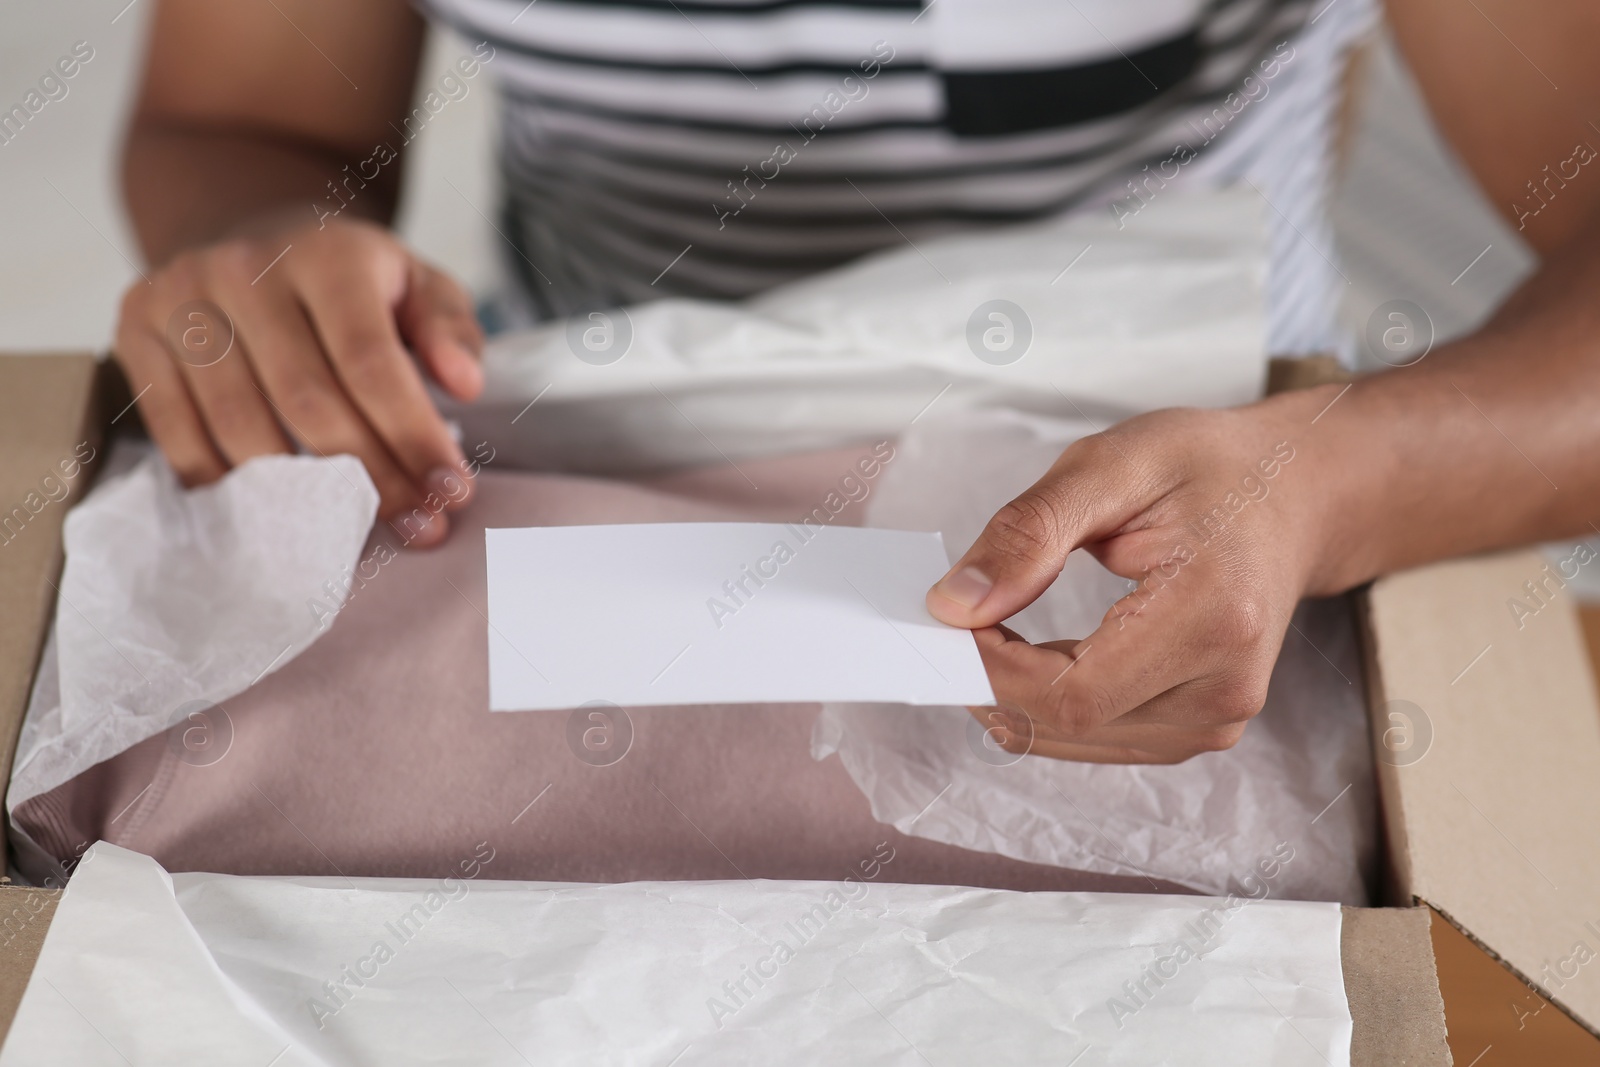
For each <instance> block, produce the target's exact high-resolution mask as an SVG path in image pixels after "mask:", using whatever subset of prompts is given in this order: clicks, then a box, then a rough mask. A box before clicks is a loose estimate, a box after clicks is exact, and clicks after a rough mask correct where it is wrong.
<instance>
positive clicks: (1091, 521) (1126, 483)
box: [927, 434, 1149, 629]
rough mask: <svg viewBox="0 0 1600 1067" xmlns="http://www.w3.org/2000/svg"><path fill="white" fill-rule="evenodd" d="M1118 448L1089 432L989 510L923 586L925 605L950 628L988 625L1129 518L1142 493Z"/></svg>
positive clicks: (1040, 589)
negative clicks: (973, 536) (961, 551)
mask: <svg viewBox="0 0 1600 1067" xmlns="http://www.w3.org/2000/svg"><path fill="white" fill-rule="evenodd" d="M1120 447H1121V446H1118V445H1116V444H1115V443H1112V442H1109V441H1108V440H1107V439H1106V438H1105V436H1104V435H1103V434H1096V435H1094V436H1093V437H1086V438H1083V439H1082V440H1080V441H1078V442H1076V443H1074V444H1073V445H1072V446H1071V447H1070V448H1068V449H1067V450H1066V451H1065V452H1063V453H1062V454H1061V458H1060V459H1058V460H1057V461H1056V462H1055V464H1054V465H1053V466H1052V467H1051V468H1050V470H1049V472H1048V473H1047V474H1045V476H1044V477H1043V478H1041V479H1039V481H1037V482H1035V483H1034V484H1033V486H1032V487H1031V488H1029V489H1028V490H1027V491H1026V492H1025V493H1023V494H1022V495H1021V496H1019V497H1017V498H1016V499H1015V500H1013V501H1011V502H1010V503H1009V504H1007V505H1006V506H1005V507H1003V508H1001V509H1000V510H999V511H998V512H996V513H995V515H994V517H993V518H992V519H990V520H989V524H988V525H987V526H985V527H984V529H983V533H981V534H980V535H979V536H978V540H977V541H976V543H974V544H973V546H972V547H971V548H969V549H968V550H967V552H966V554H965V555H964V556H962V557H961V559H960V560H959V561H958V562H957V563H956V565H955V566H954V567H952V568H950V572H949V573H948V574H946V575H945V576H944V577H943V578H941V579H940V580H939V581H938V583H936V584H935V585H934V587H933V588H932V589H931V590H929V592H928V598H927V606H928V611H929V612H930V613H932V614H933V616H934V617H935V618H937V619H939V620H940V621H941V622H946V623H949V624H950V625H952V626H964V627H967V628H968V629H976V628H978V627H981V626H992V625H994V624H995V623H997V622H999V621H1000V620H1002V619H1006V618H1009V617H1010V616H1012V615H1014V614H1016V613H1017V612H1018V611H1020V610H1022V609H1023V608H1025V607H1027V606H1028V605H1029V604H1031V603H1032V602H1033V601H1034V600H1035V599H1036V598H1037V597H1038V596H1039V594H1040V593H1042V592H1044V591H1045V589H1047V588H1048V587H1049V586H1050V583H1051V582H1053V581H1055V580H1056V576H1057V575H1059V574H1060V573H1061V567H1062V565H1063V564H1064V563H1065V562H1066V559H1067V554H1068V553H1069V552H1071V551H1072V550H1073V549H1075V548H1077V547H1078V546H1080V545H1082V544H1084V543H1085V542H1088V541H1093V540H1098V539H1100V538H1102V537H1106V536H1109V535H1110V534H1112V533H1114V532H1116V531H1117V530H1118V528H1119V527H1121V526H1123V525H1124V524H1126V523H1127V522H1129V521H1130V520H1131V519H1133V518H1134V516H1136V515H1137V514H1138V513H1139V512H1140V511H1141V510H1142V509H1143V508H1144V507H1145V506H1146V505H1147V504H1148V502H1149V501H1148V499H1147V497H1148V492H1147V491H1146V490H1144V489H1142V488H1141V487H1140V485H1139V484H1138V483H1136V482H1133V481H1130V479H1129V477H1128V467H1127V464H1126V461H1125V459H1124V457H1123V456H1122V455H1121V453H1120V452H1119V451H1118V450H1119V449H1120Z"/></svg>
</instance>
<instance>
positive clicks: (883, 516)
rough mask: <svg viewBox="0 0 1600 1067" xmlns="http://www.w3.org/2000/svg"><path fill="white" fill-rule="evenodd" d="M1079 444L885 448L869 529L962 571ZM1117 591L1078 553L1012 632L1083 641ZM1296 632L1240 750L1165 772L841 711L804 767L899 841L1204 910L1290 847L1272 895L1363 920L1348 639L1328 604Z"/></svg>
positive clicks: (981, 430) (1042, 424)
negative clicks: (1028, 865) (902, 534)
mask: <svg viewBox="0 0 1600 1067" xmlns="http://www.w3.org/2000/svg"><path fill="white" fill-rule="evenodd" d="M1092 432H1094V428H1093V427H1092V426H1090V425H1089V424H1087V423H1083V422H1078V423H1068V422H1057V421H1051V420H1044V419H1037V418H1032V417H1029V416H1023V415H1017V414H1007V413H1002V412H984V413H977V412H973V413H965V414H954V415H951V416H948V417H946V418H944V419H938V420H935V419H930V420H928V421H927V422H926V423H919V424H918V425H917V426H916V427H914V428H913V430H912V431H911V432H910V433H908V434H907V435H906V436H904V437H902V438H901V439H900V441H899V443H898V444H897V445H896V449H897V456H896V459H895V462H894V463H893V464H892V465H890V466H889V467H888V468H887V469H886V470H885V471H884V473H883V476H882V477H881V478H880V479H879V481H878V484H877V487H876V489H875V490H874V493H873V496H872V497H871V498H870V499H869V500H868V503H867V509H868V510H867V523H868V525H871V526H884V527H891V528H894V529H901V530H929V531H932V530H937V531H940V532H942V533H943V534H944V541H945V545H946V547H947V548H948V549H949V550H950V551H951V552H952V553H954V554H955V556H959V555H960V554H961V553H963V552H965V551H966V549H967V547H968V546H969V545H971V544H972V542H973V541H975V540H976V539H977V536H978V534H979V532H980V531H981V530H982V529H983V527H984V524H985V523H986V522H987V521H988V519H989V517H990V516H991V515H993V514H994V512H995V511H996V510H997V509H998V508H999V507H1001V506H1002V505H1003V504H1005V503H1006V502H1007V501H1008V500H1010V499H1011V498H1012V497H1014V496H1015V495H1017V494H1018V493H1020V492H1021V491H1022V490H1023V489H1025V488H1027V487H1028V486H1029V485H1031V484H1032V483H1033V482H1034V481H1036V480H1037V478H1038V477H1039V475H1040V474H1041V473H1042V472H1043V471H1044V470H1046V469H1047V468H1048V467H1049V465H1050V463H1051V462H1052V461H1053V460H1054V459H1055V458H1056V456H1057V455H1059V454H1060V452H1061V450H1062V449H1064V448H1065V447H1066V446H1067V445H1068V444H1070V443H1071V442H1072V441H1073V440H1076V439H1077V438H1078V437H1081V436H1083V435H1085V434H1088V433H1092ZM1292 470H1293V468H1292V466H1291V467H1289V468H1287V469H1286V473H1285V475H1284V476H1285V477H1288V476H1290V474H1292ZM952 562H953V559H952ZM1131 588H1132V583H1131V582H1129V581H1127V580H1126V579H1123V578H1119V577H1118V576H1116V575H1114V574H1112V573H1111V572H1110V571H1108V570H1106V569H1105V568H1104V567H1102V566H1101V565H1100V564H1099V562H1098V561H1096V560H1095V559H1094V558H1093V557H1092V556H1090V555H1089V554H1088V553H1086V552H1082V551H1079V552H1075V553H1073V554H1072V555H1071V556H1070V557H1068V559H1067V566H1066V568H1065V569H1064V570H1063V572H1062V575H1061V577H1060V578H1059V579H1058V580H1057V581H1056V582H1055V584H1054V585H1053V586H1051V587H1050V589H1049V590H1047V591H1046V592H1045V593H1044V595H1043V596H1041V597H1040V598H1039V600H1038V601H1036V602H1035V603H1034V604H1033V605H1032V606H1030V607H1029V608H1027V609H1026V610H1025V611H1023V612H1021V613H1020V614H1018V615H1017V616H1015V617H1013V618H1012V619H1010V620H1009V621H1008V622H1007V625H1008V626H1010V627H1012V628H1013V629H1015V630H1016V631H1017V632H1018V633H1020V634H1021V635H1022V636H1023V637H1025V638H1027V639H1028V640H1031V641H1043V640H1058V639H1063V638H1082V637H1087V636H1088V635H1089V634H1090V633H1092V632H1093V631H1094V630H1095V629H1096V628H1097V627H1098V626H1099V624H1100V620H1101V618H1102V616H1104V614H1105V613H1106V611H1107V610H1109V609H1110V607H1111V605H1112V604H1113V603H1115V602H1116V600H1117V599H1118V598H1120V597H1121V596H1123V595H1125V594H1126V593H1128V592H1129V591H1130V590H1131ZM1293 626H1294V628H1293V629H1290V630H1289V632H1288V636H1287V638H1286V639H1285V641H1284V645H1283V651H1282V653H1281V654H1280V656H1279V659H1278V664H1277V667H1276V668H1275V670H1274V672H1273V676H1272V683H1271V687H1270V689H1269V692H1268V695H1267V702H1266V707H1265V708H1264V710H1263V711H1262V712H1261V714H1260V715H1258V716H1257V717H1256V718H1255V719H1254V720H1252V721H1251V723H1250V724H1249V726H1248V727H1247V728H1246V730H1245V732H1244V737H1243V739H1242V740H1241V741H1240V742H1239V743H1238V745H1236V746H1235V747H1234V748H1232V749H1230V750H1228V751H1226V752H1209V753H1204V754H1202V755H1199V756H1196V757H1194V758H1193V759H1190V760H1188V761H1187V762H1184V763H1180V764H1177V765H1175V766H1122V765H1115V764H1092V763H1069V762H1064V761H1060V760H1053V759H1048V758H1045V757H1042V756H1022V757H1019V756H1013V755H1011V754H1009V753H1006V752H1004V751H1001V750H999V749H997V748H996V747H995V746H994V745H993V744H992V743H989V742H986V740H985V738H984V736H983V726H982V724H981V723H979V722H978V721H977V720H976V719H974V718H973V717H972V716H971V715H970V714H969V713H968V712H967V711H966V710H965V709H962V708H884V707H873V706H869V705H843V704H831V705H827V706H825V707H824V709H823V713H822V716H821V717H820V718H819V719H818V721H817V727H816V730H815V733H814V736H813V742H812V751H813V755H815V756H816V757H817V758H818V759H822V758H825V757H826V756H828V755H830V754H832V753H835V752H837V753H838V755H839V758H840V759H841V760H842V761H843V763H844V766H845V767H846V769H847V770H848V771H849V773H850V776H851V778H853V779H854V780H855V782H856V784H857V785H858V786H860V787H861V790H862V791H863V792H864V793H865V794H866V795H867V797H868V799H869V800H870V801H871V803H872V814H873V816H874V817H875V818H877V819H878V820H879V821H881V822H886V823H890V824H891V825H893V826H894V827H895V828H896V829H898V830H900V831H901V832H902V833H906V834H913V835H916V836H919V837H926V838H929V839H931V840H934V841H943V842H945V843H946V844H951V845H958V846H960V847H962V848H970V849H976V850H978V851H982V852H997V853H1000V854H1002V855H1006V856H1011V857H1013V858H1015V859H1020V860H1027V861H1030V862H1033V863H1044V864H1049V865H1051V866H1057V867H1068V868H1072V869H1075V870H1089V871H1100V872H1104V873H1107V874H1120V875H1133V876H1144V877H1147V878H1160V879H1164V880H1167V881H1169V882H1176V883H1178V884H1180V885H1186V886H1189V887H1192V888H1194V889H1197V890H1199V891H1201V892H1204V893H1213V894H1221V893H1227V892H1230V891H1233V890H1236V889H1238V888H1239V887H1240V886H1241V885H1244V886H1246V887H1248V886H1249V885H1250V884H1252V883H1253V881H1254V880H1258V879H1257V874H1256V870H1257V866H1258V863H1259V861H1260V859H1261V857H1262V856H1265V855H1269V854H1271V853H1272V852H1273V850H1274V849H1275V848H1278V847H1280V846H1287V847H1288V848H1289V849H1291V850H1292V851H1293V853H1294V859H1293V860H1292V862H1289V863H1286V864H1284V865H1283V870H1282V872H1281V874H1280V875H1279V876H1278V877H1277V878H1276V879H1275V881H1274V884H1273V886H1272V892H1273V895H1274V896H1282V897H1288V898H1291V899H1311V900H1339V901H1343V902H1344V903H1346V904H1350V905H1357V906H1359V905H1362V904H1364V903H1365V902H1366V900H1367V890H1366V886H1367V885H1368V884H1369V883H1370V880H1371V876H1372V873H1373V870H1374V863H1375V861H1376V854H1377V835H1376V827H1377V799H1376V796H1375V794H1374V788H1373V768H1372V756H1371V743H1370V740H1369V735H1368V729H1367V720H1366V712H1365V705H1364V702H1363V692H1362V689H1361V667H1360V661H1359V653H1358V649H1357V647H1356V641H1355V629H1354V625H1353V620H1352V619H1351V617H1350V614H1349V611H1348V609H1347V607H1346V605H1345V602H1344V601H1342V600H1333V601H1321V602H1307V603H1305V604H1302V605H1301V606H1300V610H1299V611H1298V612H1297V613H1296V614H1295V616H1294V619H1293ZM1152 654H1160V653H1159V650H1153V652H1152Z"/></svg>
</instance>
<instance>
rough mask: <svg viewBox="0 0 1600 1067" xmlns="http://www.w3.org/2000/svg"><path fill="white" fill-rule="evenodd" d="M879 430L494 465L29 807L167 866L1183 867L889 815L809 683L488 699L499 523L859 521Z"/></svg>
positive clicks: (1140, 885) (951, 879) (36, 826)
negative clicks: (759, 689) (607, 459)
mask: <svg viewBox="0 0 1600 1067" xmlns="http://www.w3.org/2000/svg"><path fill="white" fill-rule="evenodd" d="M870 451H871V449H870V448H868V447H863V448H860V449H845V450H835V451H829V452H823V453H813V454H809V455H803V456H791V457H786V458H778V459H770V460H761V461H750V462H741V463H740V464H739V466H738V467H734V466H732V465H731V464H719V465H717V466H715V467H710V468H703V469H696V470H690V471H686V472H682V473H679V474H675V475H670V476H666V477H661V478H656V479H654V480H652V481H651V482H648V483H626V482H615V481H597V480H589V479H582V478H574V477H567V476H557V475H540V474H519V473H505V472H498V471H494V470H486V471H484V472H483V473H482V474H481V475H480V477H479V481H478V492H477V495H476V497H475V499H474V502H473V503H472V504H471V506H470V507H468V508H467V509H466V510H464V511H462V512H459V513H457V514H456V515H455V516H454V528H455V530H454V533H453V535H452V537H451V538H450V540H449V541H448V542H447V543H446V544H445V545H443V546H442V547H440V548H438V549H435V550H432V551H427V552H412V551H399V550H396V549H395V548H394V547H393V546H394V545H395V544H396V543H398V542H397V539H396V538H395V536H394V535H393V533H392V531H390V530H389V529H388V528H387V527H386V526H384V525H383V524H380V526H379V528H378V531H377V532H376V533H375V534H374V536H373V538H372V540H371V541H370V542H369V543H368V545H367V547H366V550H365V551H364V552H363V554H362V560H363V561H364V565H363V566H362V567H360V568H357V571H356V577H355V579H354V581H353V582H352V583H351V587H350V592H349V593H348V595H347V597H346V599H345V603H344V607H343V609H342V610H341V611H340V612H339V614H338V616H337V617H336V618H335V619H334V620H333V622H332V624H331V626H330V627H329V629H328V631H327V633H326V634H324V635H323V636H322V637H320V638H319V639H317V640H316V641H315V643H313V644H311V645H310V647H309V648H307V649H306V650H305V651H303V652H301V653H300V654H299V655H298V656H297V657H295V658H294V659H293V660H292V661H290V662H288V663H287V664H286V665H285V666H282V667H281V668H279V669H278V670H277V671H276V672H275V673H271V674H268V675H266V676H265V677H264V678H262V679H261V680H260V681H259V682H258V683H256V684H255V685H253V686H251V687H250V688H249V689H248V690H246V691H245V692H243V693H241V694H240V695H238V696H237V697H234V698H231V699H227V700H225V701H223V702H222V703H221V704H220V705H219V706H218V707H217V708H216V709H215V710H213V711H211V712H209V713H208V715H207V717H206V720H205V725H204V729H205V730H207V731H210V732H211V733H210V735H209V736H208V737H207V738H206V739H205V743H204V744H203V745H202V746H200V748H199V749H198V750H197V749H196V746H195V745H194V744H192V741H193V740H194V739H193V737H192V736H191V735H192V733H193V732H194V731H195V730H196V729H197V728H198V727H197V726H196V725H194V724H192V723H189V722H180V723H179V724H178V725H176V726H174V727H172V728H171V729H170V730H168V731H166V732H165V733H162V734H157V735H156V736H153V737H149V738H148V739H146V740H143V741H141V742H139V743H138V744H135V745H133V746H132V747H131V748H128V749H127V750H126V751H123V752H121V753H120V754H119V755H116V756H114V757H112V758H110V759H107V760H104V761H103V762H100V763H98V764H96V765H94V766H93V767H91V768H89V769H88V770H86V771H83V772H81V773H78V774H77V775H76V776H74V777H73V778H71V779H70V780H69V781H66V782H65V783H63V784H60V785H57V786H55V787H54V788H51V789H48V790H47V791H45V792H43V793H40V794H38V795H36V796H32V797H29V798H26V799H23V800H21V802H20V803H17V804H15V806H14V807H13V811H12V815H13V819H14V822H15V824H16V826H17V827H18V828H20V829H21V830H22V831H23V833H24V834H26V835H27V836H28V837H30V838H31V839H32V840H33V841H34V842H35V843H37V844H38V845H39V846H40V847H41V848H42V850H43V851H44V852H45V853H48V855H49V856H50V857H52V858H53V860H54V861H55V862H56V863H59V864H62V865H70V864H71V862H72V861H73V859H74V857H76V856H78V855H81V854H82V852H83V851H84V849H86V848H87V847H88V845H89V844H90V843H92V842H93V841H95V840H97V839H104V840H107V841H110V842H112V843H114V844H117V845H121V846H124V847H127V848H130V849H134V850H137V851H139V852H143V853H146V854H148V855H150V856H153V857H155V858H156V859H157V860H158V861H159V862H160V863H161V864H162V865H163V866H164V867H166V868H167V869H168V870H173V871H213V872H222V873H237V874H303V875H343V876H358V875H368V876H412V877H430V878H436V877H444V876H447V875H450V874H452V873H453V872H454V871H455V870H456V869H457V865H458V864H459V863H460V861H461V859H462V857H464V856H471V855H473V854H474V850H475V849H476V848H477V847H478V845H479V844H480V843H481V842H484V841H487V840H493V841H494V842H495V849H496V853H497V859H496V861H495V865H496V870H495V876H496V877H497V878H511V879H526V880H545V881H578V882H618V881H632V880H647V879H663V880H664V879H673V880H676V879H726V878H740V877H743V878H782V879H837V878H841V877H844V876H846V875H848V874H849V873H850V872H852V871H856V870H857V869H858V867H859V865H860V864H862V863H864V862H872V863H878V864H886V866H887V870H886V872H885V874H884V875H883V877H886V878H888V879H889V880H892V881H896V882H912V883H917V882H920V883H939V884H952V885H973V886H983V887H995V888H1010V889H1054V890H1071V889H1094V890H1107V891H1149V890H1150V889H1151V888H1152V886H1154V887H1155V888H1157V889H1160V890H1162V891H1175V892H1183V891H1184V890H1183V889H1182V887H1180V886H1177V885H1175V884H1172V883H1167V882H1162V881H1159V880H1157V881H1155V882H1152V881H1150V880H1147V879H1145V878H1142V877H1122V876H1115V875H1109V874H1102V873H1085V872H1078V871H1072V870H1067V869H1062V868H1055V867H1049V866H1045V865H1042V864H1036V863H1028V862H1023V861H1021V860H1017V859H1012V858H1008V857H1005V856H1001V855H997V854H993V853H988V852H979V851H972V850H969V849H964V848H958V847H954V846H951V845H948V844H943V843H940V842H936V841H931V840H925V839H921V838H917V837H914V836H909V835H907V834H903V833H901V832H899V831H898V830H895V829H894V828H892V827H889V826H885V825H883V824H881V823H878V822H876V821H874V819H873V817H872V813H871V810H870V807H869V804H868V802H867V800H866V798H865V797H864V796H863V795H862V793H861V791H860V790H859V789H858V788H857V787H856V785H855V783H854V782H853V781H852V780H851V777H850V775H849V774H847V773H846V771H845V770H844V768H843V766H842V765H841V764H840V762H839V760H837V759H828V760H824V761H820V762H819V761H815V760H813V759H812V757H811V752H810V741H811V731H812V726H813V722H814V720H815V719H816V716H817V707H816V706H815V705H795V706H776V707H775V706H763V707H760V708H753V707H688V708H684V707H675V708H657V709H650V708H630V709H627V710H626V711H623V710H622V709H595V708H589V709H578V710H577V711H575V712H528V713H508V714H490V713H488V712H487V710H486V709H487V707H488V693H487V622H486V619H485V614H484V607H485V602H486V588H485V570H484V537H483V531H484V529H485V528H486V527H503V526H529V525H578V524H593V523H616V522H688V521H695V522H701V521H734V520H737V521H751V520H758V521H793V520H795V519H798V518H800V517H801V516H803V515H806V514H810V513H813V512H814V511H815V510H816V509H819V508H820V509H821V510H822V512H823V513H824V514H826V515H829V516H830V517H831V521H834V522H839V523H855V522H858V521H859V513H860V510H861V503H860V502H861V501H862V500H864V499H865V498H866V497H867V496H868V495H870V493H871V491H872V485H871V483H870V482H866V481H862V480H861V479H859V478H852V479H851V480H850V481H849V482H848V483H845V482H844V481H843V479H844V476H845V475H847V474H849V473H851V472H852V471H854V470H857V469H858V468H857V461H858V459H859V458H861V457H863V456H865V455H867V454H869V453H870ZM758 487H759V488H758ZM373 561H382V562H381V564H379V565H376V566H372V565H366V564H371V563H372V562H373ZM551 610H552V611H560V606H559V605H552V606H551ZM594 640H597V641H603V640H605V635H604V634H603V633H602V634H595V635H594ZM197 721H198V720H197ZM909 721H910V720H908V722H909ZM912 828H913V829H914V826H913V827H912ZM886 857H888V859H886ZM30 873H31V874H34V876H36V877H37V876H39V874H40V872H30Z"/></svg>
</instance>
